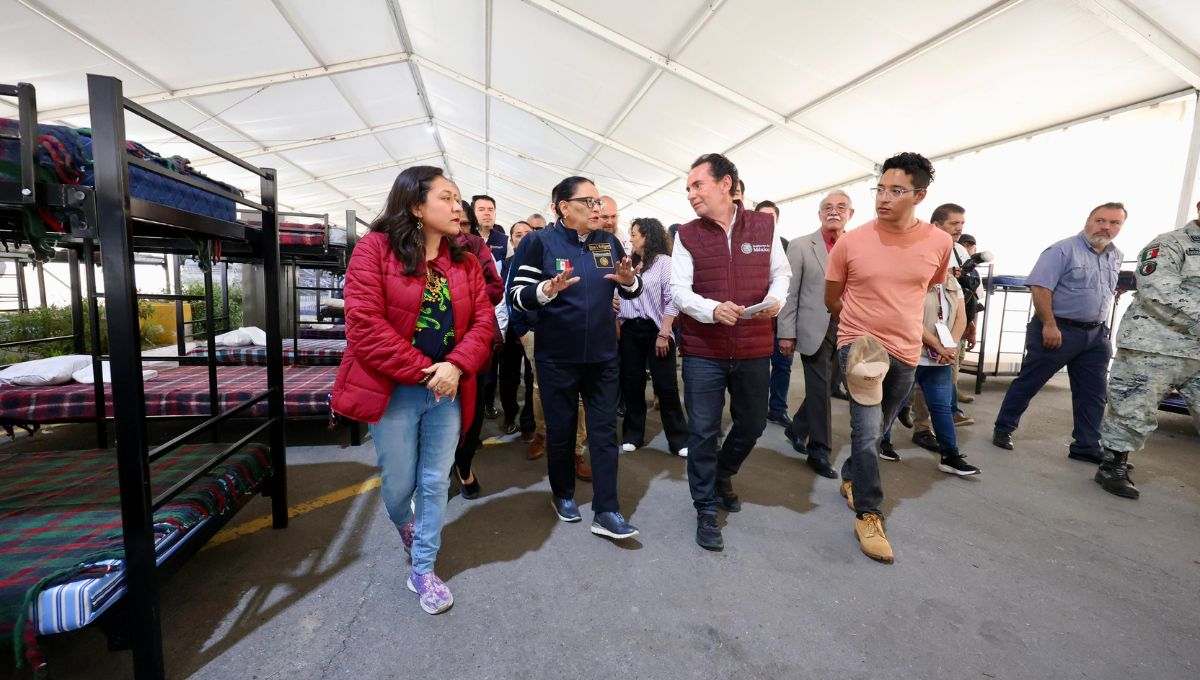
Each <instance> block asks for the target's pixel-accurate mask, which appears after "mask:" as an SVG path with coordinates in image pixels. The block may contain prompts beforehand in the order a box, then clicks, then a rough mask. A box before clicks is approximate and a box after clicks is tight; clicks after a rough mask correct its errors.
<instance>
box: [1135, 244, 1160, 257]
mask: <svg viewBox="0 0 1200 680" xmlns="http://www.w3.org/2000/svg"><path fill="white" fill-rule="evenodd" d="M1156 257H1158V244H1157V243H1151V244H1150V245H1148V246H1146V249H1145V250H1143V251H1142V252H1141V254H1140V255H1138V260H1139V261H1140V262H1145V261H1146V260H1153V259H1154V258H1156Z"/></svg>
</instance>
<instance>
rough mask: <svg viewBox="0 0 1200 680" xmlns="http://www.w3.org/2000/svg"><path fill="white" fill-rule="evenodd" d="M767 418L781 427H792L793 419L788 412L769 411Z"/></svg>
mask: <svg viewBox="0 0 1200 680" xmlns="http://www.w3.org/2000/svg"><path fill="white" fill-rule="evenodd" d="M767 420H769V421H771V422H772V423H775V424H776V425H779V426H780V427H791V426H792V419H791V418H789V417H788V414H786V413H768V414H767Z"/></svg>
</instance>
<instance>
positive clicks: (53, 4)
mask: <svg viewBox="0 0 1200 680" xmlns="http://www.w3.org/2000/svg"><path fill="white" fill-rule="evenodd" d="M0 16H3V17H4V21H3V24H2V25H0V82H7V83H12V82H16V81H25V82H30V83H33V84H34V85H35V86H36V87H37V89H38V90H37V91H38V104H39V108H40V116H41V119H42V121H43V122H52V121H60V122H64V123H67V124H70V125H86V124H87V107H86V100H87V93H86V83H85V78H84V75H85V74H86V73H89V72H90V73H105V74H110V75H114V76H117V77H119V78H121V79H122V80H123V81H124V84H125V92H126V96H128V97H130V98H133V99H135V100H137V101H140V102H142V103H145V104H147V105H148V106H149V107H150V108H151V109H153V110H155V111H156V112H158V113H160V114H162V115H163V116H165V117H167V118H168V119H170V120H172V121H174V122H176V123H179V124H181V125H183V126H184V127H186V128H188V129H190V130H193V131H194V132H196V133H198V134H200V135H201V136H202V137H204V138H206V139H209V140H212V141H215V142H218V143H220V144H221V145H222V146H224V147H226V148H228V149H229V150H231V151H233V152H235V153H238V154H240V155H242V156H243V157H245V158H247V159H249V160H251V161H252V162H254V163H256V164H259V165H265V166H270V167H275V168H277V169H278V170H279V176H280V182H281V187H282V189H281V192H280V202H281V203H282V204H284V205H286V206H288V207H290V208H293V209H296V210H302V211H306V212H327V211H329V212H337V211H341V210H344V209H346V208H354V209H357V210H359V211H360V212H361V213H364V214H365V216H366V217H367V218H370V217H372V216H373V215H374V214H375V213H376V212H377V211H378V210H379V208H380V207H381V206H382V205H383V202H384V199H385V198H386V194H387V190H388V188H389V187H390V185H391V182H392V180H393V179H394V178H395V175H396V173H397V172H398V171H399V170H400V169H402V168H403V167H405V166H407V165H411V164H414V163H419V162H422V163H429V164H437V165H442V166H444V167H446V168H447V169H448V170H449V171H450V173H451V175H452V176H453V178H454V179H455V181H457V182H458V184H459V186H460V188H461V189H462V192H463V194H464V196H470V195H471V194H475V193H488V194H491V195H492V196H495V197H496V198H497V200H498V201H499V206H498V207H499V213H500V220H501V221H502V222H503V223H510V222H513V221H515V220H517V219H521V218H523V217H525V216H527V215H529V214H530V213H532V212H544V211H545V208H546V205H547V203H548V195H549V190H550V188H551V187H552V186H553V185H554V184H555V183H556V182H557V181H558V180H559V179H561V178H562V177H565V176H567V175H569V174H576V173H578V174H584V175H587V176H590V177H592V178H593V179H595V181H596V183H597V185H598V186H599V187H600V189H601V191H603V192H605V193H610V194H612V195H614V196H615V197H617V199H618V201H619V202H620V203H621V204H622V212H623V213H624V214H625V215H626V216H633V215H653V216H657V217H659V218H661V219H663V220H664V221H665V222H672V221H683V220H686V219H688V218H690V217H691V211H690V209H689V207H688V205H687V203H686V201H685V200H684V197H683V192H682V186H683V182H682V179H683V177H684V176H685V175H686V171H687V168H688V165H689V164H690V162H691V161H692V160H693V159H694V158H695V157H696V156H698V155H700V154H701V153H705V152H708V151H722V152H727V153H728V154H729V155H730V157H731V158H732V159H733V160H734V162H735V163H737V164H738V166H739V169H740V170H741V173H742V176H743V178H744V179H745V180H746V182H747V185H748V187H749V191H748V193H749V194H750V195H751V196H753V197H755V198H765V197H771V198H773V199H777V200H778V199H784V198H794V197H799V196H804V195H806V194H809V193H812V192H815V191H820V190H822V189H824V188H826V187H830V186H834V185H837V184H840V183H843V182H848V181H851V180H854V179H857V178H861V177H864V176H867V175H869V174H870V173H871V172H872V171H873V166H874V163H876V162H878V161H880V160H882V159H883V158H885V157H887V156H888V155H891V154H892V153H894V152H896V151H900V150H915V151H920V152H922V153H924V154H926V155H928V156H931V157H934V156H944V155H948V154H953V153H956V152H959V151H962V150H965V149H970V148H972V147H975V146H978V145H982V144H986V143H989V142H992V141H995V140H998V139H1003V138H1007V137H1011V136H1014V135H1021V134H1024V133H1027V132H1030V131H1033V130H1038V129H1042V128H1046V127H1048V126H1052V125H1055V124H1058V123H1062V122H1065V121H1070V120H1073V119H1076V118H1080V117H1084V116H1088V115H1092V114H1095V113H1098V112H1102V111H1107V110H1111V109H1115V108H1119V107H1123V106H1128V105H1130V104H1134V103H1137V102H1141V101H1147V100H1152V99H1156V98H1160V97H1163V96H1164V95H1169V94H1173V93H1182V92H1186V91H1189V90H1193V89H1195V88H1200V56H1197V54H1196V52H1194V51H1193V50H1192V49H1191V48H1189V47H1188V46H1194V45H1200V1H1197V0H1003V1H1000V2H996V1H995V0H921V2H919V3H899V4H898V3H894V2H890V1H884V0H851V1H850V2H843V3H827V2H817V1H816V0H657V1H655V2H646V1H645V0H604V1H603V2H601V1H599V0H557V1H556V0H341V1H340V2H336V3H333V2H326V1H325V0H206V1H205V2H193V3H182V2H163V1H162V0H119V1H114V2H92V1H90V0H0ZM12 112H13V109H12V107H4V108H0V115H12ZM128 134H129V136H130V138H132V139H137V140H138V141H141V142H143V143H145V144H147V145H148V146H150V147H151V148H154V149H155V150H157V151H160V152H162V153H167V154H172V153H179V154H182V155H186V156H189V157H191V158H192V159H193V160H194V161H196V165H198V166H200V167H201V168H202V169H203V171H204V172H206V173H208V174H210V175H212V176H214V177H217V178H220V179H223V180H225V181H229V182H232V183H234V184H237V185H238V186H241V187H243V188H245V189H246V190H247V191H248V193H254V190H255V189H256V183H255V182H253V181H252V180H251V176H250V175H248V174H247V173H244V172H242V171H240V170H238V169H236V168H231V167H230V166H229V165H228V164H225V163H215V162H212V159H207V158H205V155H204V154H203V153H201V152H200V151H199V150H197V149H195V148H194V147H191V146H190V145H188V144H186V143H182V142H180V141H179V140H178V139H169V138H167V136H166V135H165V134H164V133H163V132H162V131H161V130H160V129H157V128H154V127H152V126H150V125H148V124H146V123H143V122H141V121H139V120H136V119H133V118H130V119H129V121H128Z"/></svg>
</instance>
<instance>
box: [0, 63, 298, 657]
mask: <svg viewBox="0 0 1200 680" xmlns="http://www.w3.org/2000/svg"><path fill="white" fill-rule="evenodd" d="M0 95H8V96H17V97H18V101H19V108H20V111H21V120H19V121H18V122H17V124H16V127H17V128H18V129H19V131H20V135H19V137H20V147H21V149H20V155H21V158H22V160H23V163H22V164H21V165H20V166H19V177H17V178H15V179H16V181H0V206H3V207H5V208H8V209H10V210H9V212H8V214H9V215H10V216H11V214H12V212H13V210H12V209H13V208H15V209H16V212H17V213H18V215H19V216H20V219H18V220H15V222H16V226H17V227H19V228H26V229H27V228H28V225H29V224H30V223H32V222H34V221H35V220H34V218H35V217H36V218H42V219H43V220H45V218H46V215H47V213H49V214H50V216H51V217H54V218H55V220H56V221H57V217H58V216H65V217H66V218H68V219H69V227H65V226H64V227H63V228H62V229H61V231H59V232H58V233H59V235H58V236H56V237H55V241H56V242H63V243H67V244H73V246H74V248H73V249H72V250H71V251H70V252H71V253H76V251H78V253H79V254H80V255H81V256H82V257H84V258H85V259H88V260H90V259H91V258H92V257H93V256H94V254H95V252H96V251H97V248H98V252H99V253H100V254H101V256H102V259H103V264H104V267H103V275H104V284H105V285H104V296H103V299H104V304H105V312H106V317H107V318H106V324H107V329H106V330H107V338H108V340H109V348H110V354H111V356H110V357H109V360H110V361H111V384H107V385H106V384H105V383H104V382H103V380H99V379H98V380H96V382H95V384H94V385H91V386H81V387H84V389H83V390H78V388H76V392H74V394H77V395H81V396H82V398H83V399H84V401H86V400H87V399H88V398H90V399H91V400H92V402H91V403H92V409H93V411H96V413H95V414H92V415H94V416H95V417H96V418H97V420H98V421H101V422H102V420H101V414H103V413H105V412H108V411H111V412H112V414H113V416H114V428H115V430H116V435H117V436H116V446H115V448H114V449H104V448H101V449H97V450H93V451H84V452H40V453H38V452H35V453H28V452H27V453H22V454H20V455H19V456H3V457H0V507H2V508H3V511H0V546H11V545H21V546H23V548H22V549H25V547H27V546H31V545H33V544H36V547H37V552H35V553H32V555H33V558H32V559H25V558H21V560H20V562H18V563H16V564H11V563H10V564H5V563H3V562H0V569H3V571H2V572H0V584H4V587H0V631H5V629H7V632H9V633H10V634H11V636H12V638H13V642H14V645H15V647H16V648H18V649H19V650H20V649H21V648H22V647H23V648H24V649H23V650H22V653H20V654H18V656H17V659H18V663H21V662H22V661H29V662H31V663H32V664H34V666H35V668H36V669H37V670H38V671H39V672H42V673H44V672H45V669H44V665H45V660H44V659H43V658H42V657H41V656H40V654H39V651H38V647H37V644H36V641H37V636H38V635H40V634H48V633H51V632H58V631H61V630H70V629H74V628H77V627H80V626H83V625H87V624H89V623H93V622H94V623H96V624H98V625H99V626H100V627H101V628H102V629H103V630H104V631H105V632H106V633H107V634H108V635H109V640H110V647H111V648H127V649H132V656H133V667H134V675H135V677H136V678H138V680H146V679H150V678H162V677H164V676H165V666H164V659H163V646H162V637H161V631H160V627H159V613H158V598H157V587H158V586H157V584H158V580H159V577H161V576H163V575H165V574H167V573H170V572H172V571H174V570H176V569H178V568H179V566H180V565H181V564H182V563H183V562H184V561H186V559H187V558H188V557H189V556H190V555H191V554H193V553H194V552H195V551H196V550H198V549H199V548H200V546H201V545H203V543H204V542H205V541H206V540H207V538H208V537H209V536H211V535H212V534H213V533H214V532H215V531H216V530H217V529H218V528H219V527H220V526H221V525H222V524H223V523H225V522H226V521H228V519H229V518H230V517H231V516H232V515H233V514H234V512H236V510H237V509H238V508H239V507H240V506H241V505H242V504H243V503H244V502H245V501H246V499H247V498H249V497H250V496H251V495H252V494H253V493H255V492H263V493H268V492H269V495H270V497H271V506H272V520H273V524H274V526H275V527H277V528H283V527H285V526H287V493H286V453H285V448H284V418H285V398H284V390H285V382H284V367H283V360H282V351H281V345H282V342H281V341H282V337H281V333H280V324H279V322H278V311H279V283H280V281H279V250H278V247H271V246H268V247H264V248H263V249H262V253H261V254H262V260H263V265H264V269H265V271H266V272H268V275H267V277H266V285H265V298H266V303H265V304H266V307H267V309H268V310H269V311H270V312H273V314H271V315H268V321H267V324H266V333H267V337H268V338H269V339H270V342H269V343H268V346H269V348H270V349H269V350H268V351H267V366H266V368H265V369H256V368H232V369H231V370H233V371H251V372H253V373H254V375H253V381H251V380H249V378H248V379H247V382H246V384H245V386H244V388H243V389H241V390H228V389H223V390H222V391H221V392H220V393H218V391H217V367H216V365H215V363H212V362H210V363H209V365H208V366H204V367H184V366H181V367H178V368H174V369H163V373H164V374H166V375H167V376H168V378H169V376H171V375H175V376H176V377H177V378H179V380H180V381H182V382H186V380H185V377H187V376H191V377H190V378H188V379H191V380H194V379H195V376H196V375H204V377H206V378H207V379H208V383H209V384H208V389H207V390H198V389H194V390H193V392H196V393H200V394H203V395H204V396H206V397H207V398H208V401H207V403H204V399H203V398H200V399H197V400H196V401H197V402H198V403H197V404H196V405H194V406H193V407H192V408H193V409H194V410H195V412H196V414H197V417H198V418H202V421H201V422H199V423H198V424H196V425H194V426H192V427H190V428H189V429H188V430H187V431H185V432H183V433H182V434H179V435H177V436H175V437H173V438H171V439H170V440H169V441H166V442H163V443H160V444H157V445H152V444H151V442H150V439H149V436H148V434H147V428H146V426H145V420H146V417H147V415H150V414H154V413H156V412H158V411H159V410H161V409H168V408H171V407H169V406H166V405H165V403H164V402H172V401H175V400H176V399H179V398H181V397H180V394H178V393H176V394H170V393H164V394H159V393H160V392H162V390H161V389H159V390H158V392H156V388H155V386H154V382H155V381H154V380H152V381H149V382H144V381H143V374H142V369H143V366H142V354H141V349H140V343H139V318H138V302H139V299H140V298H144V297H146V296H140V295H139V294H138V293H137V290H136V281H135V277H134V268H133V264H134V261H135V260H134V251H135V249H145V250H149V251H152V252H153V251H156V250H157V251H158V252H170V253H182V252H192V253H194V252H197V251H199V252H205V251H207V252H209V253H216V252H219V250H220V245H221V244H222V243H227V242H228V243H245V242H248V241H249V238H250V237H249V236H248V235H247V233H246V231H247V227H246V226H245V225H242V224H238V223H236V222H235V221H234V211H233V209H232V206H233V204H234V203H236V204H241V205H245V206H247V207H250V208H253V209H255V210H258V211H259V212H260V214H261V220H262V225H263V226H262V229H261V231H262V234H263V235H264V236H263V238H264V240H265V241H267V242H268V244H273V243H275V242H276V229H277V224H276V223H277V219H276V211H275V186H276V183H275V172H274V171H273V170H270V169H266V168H258V167H256V166H253V165H250V164H249V163H247V162H245V161H242V160H241V159H238V158H237V157H235V156H233V155H231V154H229V153H227V152H225V151H223V150H221V149H219V148H218V147H216V146H214V145H212V144H210V143H208V142H206V141H205V140H203V139H201V138H199V137H197V136H196V135H194V134H192V133H190V132H188V131H187V130H184V129H183V128H181V127H179V126H177V125H174V124H172V123H170V122H169V121H167V120H165V119H163V118H161V117H160V116H158V115H157V114H155V113H154V112H152V111H150V110H148V109H146V108H144V107H142V106H140V105H138V104H136V103H134V102H132V101H130V100H128V99H126V98H125V97H124V96H123V94H122V85H121V82H120V81H119V80H117V79H115V78H111V77H108V76H97V75H89V76H88V96H89V109H90V112H91V122H92V135H91V137H90V145H89V147H88V151H89V152H90V156H89V158H90V160H91V166H92V174H91V180H92V182H91V184H92V186H91V187H84V186H83V185H82V184H79V185H76V184H73V185H72V186H70V187H69V188H66V189H64V188H62V186H61V185H50V184H47V183H39V182H38V181H36V179H37V178H36V176H35V168H34V167H33V162H32V160H33V153H32V150H31V147H32V146H33V141H34V139H35V138H36V137H35V134H37V133H35V131H37V132H38V133H40V132H41V131H42V128H40V127H39V126H37V124H36V119H35V118H34V115H35V112H36V107H35V106H34V105H33V89H32V87H30V86H28V85H24V84H22V85H20V86H17V87H11V86H0ZM127 112H128V113H131V114H134V115H137V116H139V117H141V118H143V119H145V120H148V121H150V122H151V123H154V124H157V125H159V126H160V127H162V128H164V129H166V130H168V131H169V132H170V133H172V134H174V135H176V136H178V137H181V138H183V139H186V140H188V141H189V142H191V143H193V144H195V145H197V146H199V147H201V148H204V149H206V150H208V151H210V152H211V153H213V154H215V155H217V156H219V157H221V158H222V159H223V160H225V161H227V162H230V163H233V164H235V165H238V166H239V167H241V168H242V169H244V170H247V171H249V172H251V173H253V174H255V175H257V176H258V177H259V178H260V189H261V193H260V195H261V198H260V200H259V201H257V202H256V201H252V200H249V199H246V198H245V197H244V196H242V195H241V194H240V193H237V192H231V191H226V190H225V189H223V188H220V187H217V186H215V185H213V184H210V183H206V182H203V181H201V180H200V179H198V178H196V177H194V176H190V175H188V174H186V173H181V172H179V168H178V167H173V166H172V164H170V163H168V164H162V163H157V162H155V160H154V159H153V158H147V157H145V156H144V155H142V154H140V153H130V152H129V150H130V149H131V147H130V145H129V143H128V142H127V141H126V140H125V135H124V130H125V125H124V119H125V115H126V113H127ZM10 146H11V145H10ZM7 153H8V152H7V151H6V154H7ZM135 170H136V172H135ZM142 173H150V174H153V175H156V177H155V178H154V179H153V181H150V182H145V183H143V184H142V186H143V187H145V186H163V185H171V184H183V185H186V186H187V187H188V188H190V189H193V190H197V191H201V192H205V191H207V192H210V193H213V194H215V195H216V197H217V199H220V200H217V199H212V198H201V197H196V196H193V198H194V199H196V200H194V201H191V202H186V201H185V202H181V203H174V204H172V205H167V204H164V203H155V202H153V200H151V199H149V198H147V197H146V194H145V193H142V195H141V197H138V193H137V191H136V190H135V187H134V179H133V178H134V176H135V175H139V174H142ZM172 190H173V191H176V192H177V195H184V194H189V193H192V192H190V191H183V190H181V189H180V188H179V187H173V188H172ZM218 204H220V206H221V207H220V214H213V213H214V210H215V208H214V206H217V205H218ZM225 207H228V208H229V209H228V210H225ZM13 223H14V220H11V219H10V220H9V221H8V223H7V226H9V227H12V226H13ZM59 224H60V226H62V225H63V224H64V223H63V222H59ZM51 228H52V229H53V225H51ZM25 236H27V237H28V236H33V237H38V236H39V234H37V233H36V232H29V231H28V230H27V233H26V234H25ZM43 245H45V243H44V242H43ZM35 248H36V247H35ZM43 254H44V255H49V254H51V253H45V252H44V253H43ZM74 256H75V255H73V257H74ZM73 269H75V268H73ZM85 269H86V271H87V272H88V275H89V276H92V275H93V272H94V269H95V268H94V267H91V266H88V267H86V268H85ZM76 277H77V274H73V275H72V278H73V280H74V279H75V278H76ZM73 288H74V287H73ZM89 290H92V291H94V290H95V287H94V286H89ZM73 292H74V291H73ZM206 293H210V295H208V296H207V297H206V300H205V314H206V318H208V319H214V317H215V312H214V309H213V303H212V297H211V272H209V276H208V277H207V278H206ZM157 297H164V296H157ZM165 297H167V298H168V299H169V298H170V297H172V296H165ZM177 302H181V300H177ZM91 307H92V308H93V313H94V309H95V307H96V305H92V306H91ZM81 316H82V313H81V312H77V313H76V317H77V319H76V321H77V323H76V328H77V329H78V328H81V327H82V325H83V323H82V319H81V318H78V317H81ZM272 319H274V320H272ZM92 335H93V341H94V344H93V348H98V347H99V344H98V342H96V340H97V339H98V332H97V329H96V327H95V325H94V324H93V328H92ZM79 337H80V339H81V337H82V336H81V335H80V336H79ZM208 337H209V346H210V349H211V348H212V338H213V337H214V333H213V332H212V331H211V329H210V331H209V332H208ZM100 358H102V357H100V356H98V355H96V356H94V357H93V359H94V362H93V369H94V370H95V374H96V375H97V376H99V375H100V373H101V372H100V370H99V368H100V365H99V361H98V360H99V359H100ZM176 358H180V359H182V358H183V357H176ZM307 370H314V371H315V370H320V369H319V368H315V367H313V368H308V369H307ZM172 380H174V379H173V378H169V379H168V380H164V381H163V382H160V383H159V386H160V388H161V387H165V386H166V385H167V384H168V383H169V382H171V381H172ZM8 389H9V388H8V387H6V388H4V389H3V390H0V393H7V395H8V396H13V397H16V398H21V397H20V392H19V391H18V392H11V393H10V392H7V391H8ZM21 389H24V388H21ZM46 389H51V388H46ZM156 394H159V396H155V395H156ZM43 396H44V395H40V394H39V395H26V396H25V397H24V398H25V399H27V400H29V401H38V400H40V399H42V397H43ZM147 396H149V397H150V398H149V400H148V399H147ZM156 404H158V405H156ZM254 414H258V415H259V418H258V421H257V423H251V425H252V426H253V427H252V429H250V431H249V432H248V433H247V434H245V435H244V436H242V437H241V438H240V439H238V440H237V441H236V442H233V443H231V444H216V443H210V444H204V445H199V446H196V445H190V444H189V442H190V441H191V440H193V439H196V438H199V437H213V438H214V441H215V436H216V431H217V428H218V427H219V426H221V425H222V424H223V423H224V422H225V421H227V420H229V419H231V418H233V417H236V416H243V417H244V416H247V415H254ZM260 439H261V440H265V441H266V444H263V443H255V442H256V441H257V440H260ZM51 529H52V530H51ZM39 542H40V543H39Z"/></svg>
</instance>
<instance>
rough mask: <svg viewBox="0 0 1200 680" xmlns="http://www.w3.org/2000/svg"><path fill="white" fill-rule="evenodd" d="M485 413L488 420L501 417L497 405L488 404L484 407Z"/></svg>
mask: <svg viewBox="0 0 1200 680" xmlns="http://www.w3.org/2000/svg"><path fill="white" fill-rule="evenodd" d="M483 415H484V417H486V418H487V419H488V420H495V419H496V418H499V417H500V412H499V411H497V410H496V407H495V406H493V405H491V404H488V405H487V406H484V407H483Z"/></svg>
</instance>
